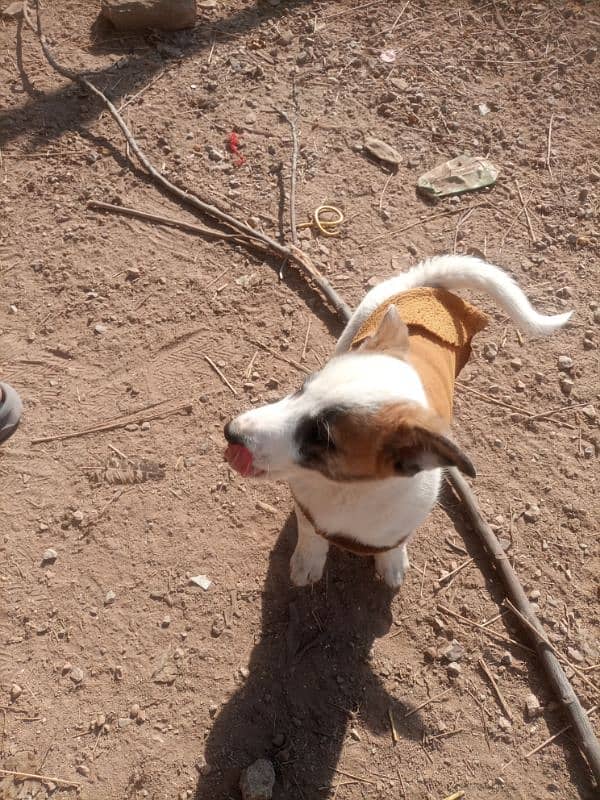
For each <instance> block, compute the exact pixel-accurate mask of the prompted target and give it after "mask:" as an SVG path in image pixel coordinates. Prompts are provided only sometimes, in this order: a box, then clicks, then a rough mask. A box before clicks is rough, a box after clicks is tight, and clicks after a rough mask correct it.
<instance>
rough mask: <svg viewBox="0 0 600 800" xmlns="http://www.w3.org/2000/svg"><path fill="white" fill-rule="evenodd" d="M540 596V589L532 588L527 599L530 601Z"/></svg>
mask: <svg viewBox="0 0 600 800" xmlns="http://www.w3.org/2000/svg"><path fill="white" fill-rule="evenodd" d="M541 596H542V593H541V592H540V590H539V589H534V590H533V592H530V594H529V599H530V600H532V601H536V600H539V599H540V597H541Z"/></svg>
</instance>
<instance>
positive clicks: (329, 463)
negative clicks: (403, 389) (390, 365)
mask: <svg viewBox="0 0 600 800" xmlns="http://www.w3.org/2000/svg"><path fill="white" fill-rule="evenodd" d="M446 430H447V424H446V422H445V421H444V420H443V419H442V418H441V417H439V416H438V415H436V414H434V413H433V412H431V411H428V410H427V409H422V408H420V407H418V406H413V405H410V404H406V403H396V404H392V405H388V406H385V407H384V408H382V409H380V410H379V411H378V412H376V413H374V414H368V413H362V412H356V411H346V412H344V411H340V412H338V413H337V414H336V416H335V418H334V419H332V420H331V422H330V423H329V446H328V447H327V448H325V449H324V450H323V452H322V453H320V454H319V456H318V458H316V459H315V460H314V461H313V463H310V464H307V466H310V467H312V468H313V469H317V470H318V471H319V472H322V473H323V474H324V475H325V476H326V477H328V478H330V479H331V480H335V481H343V482H347V481H363V480H383V479H384V478H391V477H399V476H403V477H410V476H412V475H416V474H417V473H418V472H421V471H422V470H427V469H434V468H437V467H444V466H456V467H458V468H459V469H460V470H461V471H462V472H465V473H466V474H467V475H470V476H472V477H474V475H475V468H474V467H473V464H472V463H471V461H470V459H469V458H468V456H467V455H465V454H464V453H463V452H462V451H461V450H460V449H459V448H458V446H457V445H456V444H455V443H454V442H453V441H452V440H451V439H450V438H449V437H448V436H447V435H446Z"/></svg>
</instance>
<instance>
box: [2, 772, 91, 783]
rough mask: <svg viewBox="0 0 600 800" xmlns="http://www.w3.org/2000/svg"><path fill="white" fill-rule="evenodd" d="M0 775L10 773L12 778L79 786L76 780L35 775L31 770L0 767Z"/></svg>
mask: <svg viewBox="0 0 600 800" xmlns="http://www.w3.org/2000/svg"><path fill="white" fill-rule="evenodd" d="M0 775H12V776H13V777H14V778H29V779H31V780H34V781H43V782H44V783H60V784H62V785H63V786H81V784H80V783H78V782H77V781H67V780H65V779H64V778H55V777H53V776H51V775H36V774H35V773H33V772H15V771H14V770H12V769H0Z"/></svg>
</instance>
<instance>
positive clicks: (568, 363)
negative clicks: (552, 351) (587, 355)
mask: <svg viewBox="0 0 600 800" xmlns="http://www.w3.org/2000/svg"><path fill="white" fill-rule="evenodd" d="M558 368H559V369H561V370H568V369H573V359H572V358H570V357H569V356H559V357H558Z"/></svg>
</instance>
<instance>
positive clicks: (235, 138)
mask: <svg viewBox="0 0 600 800" xmlns="http://www.w3.org/2000/svg"><path fill="white" fill-rule="evenodd" d="M240 147H241V142H240V137H239V134H237V133H236V132H235V131H231V133H230V134H229V136H228V137H227V149H228V150H229V152H230V153H231V155H232V156H236V158H235V160H234V162H233V163H234V164H235V166H236V167H241V166H242V165H243V164H245V163H246V159H245V158H244V156H243V155H242V154H241V153H240Z"/></svg>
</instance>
